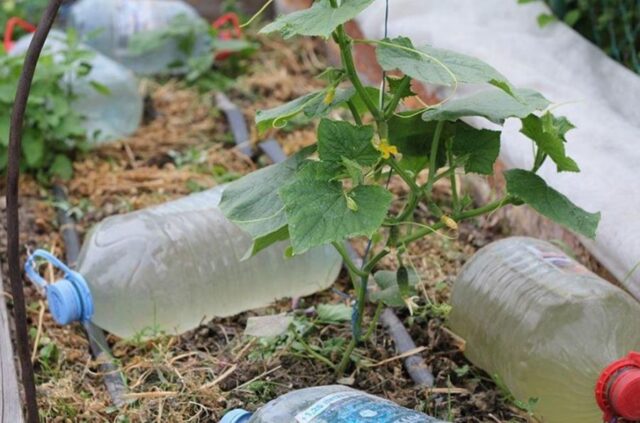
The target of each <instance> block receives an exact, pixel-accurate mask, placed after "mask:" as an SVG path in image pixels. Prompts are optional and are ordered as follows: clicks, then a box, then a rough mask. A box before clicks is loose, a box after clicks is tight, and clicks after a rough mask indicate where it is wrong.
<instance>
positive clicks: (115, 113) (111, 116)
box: [11, 30, 144, 144]
mask: <svg viewBox="0 0 640 423" xmlns="http://www.w3.org/2000/svg"><path fill="white" fill-rule="evenodd" d="M31 38H32V35H26V36H24V37H22V38H20V39H19V40H18V41H17V42H16V43H15V44H14V45H13V47H12V49H11V54H13V55H17V54H24V53H25V52H26V51H27V49H28V48H29V44H30V43H31ZM66 48H68V46H67V41H66V34H65V33H63V32H60V31H56V30H52V31H51V32H50V33H49V37H48V38H47V41H46V43H45V47H44V53H45V54H46V53H51V54H53V55H54V58H55V57H58V58H60V60H62V52H63V51H64V50H65V49H66ZM80 48H81V49H83V50H88V51H90V52H91V53H92V56H91V57H90V58H89V59H87V60H86V61H87V62H88V63H89V65H90V66H91V69H90V71H89V73H88V74H87V75H85V76H83V77H77V76H76V75H67V82H68V84H69V86H70V87H71V90H72V92H73V93H74V94H75V95H76V98H75V99H74V100H73V102H72V104H71V107H72V108H73V109H74V110H77V111H78V112H79V113H80V114H81V115H83V116H84V117H85V119H84V121H83V126H84V127H85V128H86V130H87V138H88V139H89V141H90V142H92V143H94V144H100V143H103V142H108V141H113V140H116V139H119V138H122V137H125V136H128V135H131V134H132V133H134V132H135V131H136V130H137V129H138V127H139V126H140V122H141V120H142V113H143V108H144V104H143V99H142V96H141V95H140V93H139V92H138V82H137V80H136V78H135V75H133V73H131V71H130V70H128V69H127V68H125V67H123V66H122V65H120V64H118V63H116V62H114V61H113V60H111V59H109V58H108V57H106V56H103V55H102V54H100V53H98V52H97V51H95V50H93V49H91V48H90V47H87V46H84V45H81V46H80ZM92 81H95V82H98V83H100V84H101V85H104V86H105V87H107V88H108V89H109V93H102V92H99V91H98V90H96V88H95V87H93V86H92V85H91V82H92Z"/></svg>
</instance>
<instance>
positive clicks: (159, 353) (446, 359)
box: [0, 39, 530, 422]
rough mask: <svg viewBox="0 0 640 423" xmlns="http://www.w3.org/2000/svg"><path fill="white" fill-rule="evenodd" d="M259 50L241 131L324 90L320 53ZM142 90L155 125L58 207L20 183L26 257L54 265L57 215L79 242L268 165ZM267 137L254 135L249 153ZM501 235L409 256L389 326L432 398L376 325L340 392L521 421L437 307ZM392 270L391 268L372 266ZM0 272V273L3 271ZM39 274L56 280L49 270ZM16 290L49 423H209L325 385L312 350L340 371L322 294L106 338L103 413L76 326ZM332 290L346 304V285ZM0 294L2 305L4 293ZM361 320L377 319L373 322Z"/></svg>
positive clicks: (292, 47)
mask: <svg viewBox="0 0 640 423" xmlns="http://www.w3.org/2000/svg"><path fill="white" fill-rule="evenodd" d="M260 41H261V42H262V43H263V49H262V50H261V51H260V52H259V53H257V54H256V55H255V56H253V58H252V59H251V61H250V63H249V65H248V67H247V70H246V73H245V74H244V75H242V76H240V77H239V78H238V80H237V81H236V83H235V84H234V86H233V87H232V88H231V89H230V90H228V92H227V94H228V95H229V96H230V97H231V98H232V100H234V101H235V102H236V103H237V104H239V105H240V106H241V107H242V109H243V111H244V112H245V114H246V116H247V119H248V120H252V119H253V116H254V114H255V111H256V110H258V109H260V108H264V107H271V106H274V105H277V104H280V103H282V102H283V101H287V100H291V99H293V98H295V97H298V96H300V95H303V94H306V93H308V92H310V91H311V90H313V89H314V88H315V87H319V86H321V83H320V82H318V81H317V80H315V79H314V78H313V76H314V75H316V74H317V73H318V71H320V70H322V69H323V68H324V67H325V66H326V59H325V47H324V45H323V44H321V43H317V42H314V41H308V40H304V41H294V42H292V43H284V42H282V41H277V40H273V39H269V40H267V39H260ZM147 91H148V93H149V95H150V98H151V103H152V105H153V109H154V110H155V118H153V119H151V120H150V121H149V122H147V123H146V124H145V125H144V126H143V127H141V128H140V130H139V131H138V132H137V133H136V134H134V135H133V136H132V137H130V138H128V139H125V140H122V141H120V142H117V143H114V144H111V145H108V146H104V147H101V148H98V149H96V150H94V151H92V152H89V153H87V154H85V155H82V156H80V157H78V158H77V160H76V162H75V166H74V168H75V174H74V177H73V179H72V180H71V181H69V182H67V183H66V186H67V188H68V197H69V200H68V203H65V204H60V203H56V202H55V201H54V200H53V198H52V196H51V193H50V190H49V189H48V188H44V187H42V186H40V185H38V184H37V183H36V182H35V181H34V180H33V179H32V178H30V177H23V179H22V200H21V216H22V218H21V233H22V238H21V239H22V245H23V251H22V253H23V257H26V253H27V251H28V250H30V249H32V248H36V247H38V248H46V249H49V250H50V251H52V252H54V253H55V254H57V255H59V256H63V255H64V245H63V243H62V240H61V237H60V235H59V229H60V228H59V227H58V224H57V223H56V217H55V213H56V209H57V208H58V207H63V208H65V209H66V210H67V211H68V212H69V213H71V214H72V215H73V217H74V218H75V219H76V220H77V222H78V224H77V227H78V231H79V233H80V234H81V235H84V234H86V233H87V231H89V230H90V229H91V227H92V226H93V225H95V224H96V223H98V222H100V221H101V220H102V219H104V218H105V217H108V216H110V215H114V214H119V213H126V212H129V211H132V210H137V209H140V208H143V207H146V206H149V205H153V204H158V203H162V202H164V201H168V200H170V199H173V198H178V197H181V196H184V195H187V194H189V193H191V192H194V191H198V190H201V189H206V188H209V187H212V186H215V185H217V184H220V183H224V182H227V181H229V180H232V179H234V178H236V177H238V176H239V175H242V174H245V173H247V172H250V171H252V170H254V169H255V168H256V166H260V165H262V164H266V163H268V160H267V159H266V158H260V159H259V160H258V164H255V163H254V162H253V161H251V160H250V159H249V158H248V157H246V156H244V155H242V154H241V153H240V152H239V151H237V150H236V149H234V148H233V144H232V140H231V139H230V137H229V135H228V127H227V124H226V122H225V119H224V116H223V115H222V114H221V113H220V112H219V110H218V109H217V107H216V105H215V101H214V100H213V98H214V96H213V93H199V92H197V91H195V90H193V89H190V88H187V87H185V86H184V85H183V84H182V83H180V82H179V81H170V82H168V83H164V84H156V83H153V82H149V83H148V84H147ZM314 132H315V124H314V123H312V122H306V121H304V120H302V121H296V122H294V123H293V125H291V126H290V128H288V129H286V130H282V131H278V132H273V133H270V134H267V135H266V136H267V137H268V136H273V137H275V138H276V139H277V140H278V141H279V142H280V143H281V144H282V146H283V148H284V149H285V150H286V151H287V153H291V152H293V151H295V150H296V149H298V148H300V147H301V146H303V145H307V144H309V143H311V142H313V139H314ZM264 137H265V136H259V135H258V134H257V133H256V132H253V133H252V142H257V141H259V140H261V139H264ZM391 186H392V188H393V189H394V191H396V193H397V194H398V195H400V196H402V195H404V194H405V193H404V191H403V187H402V185H401V183H400V182H399V181H396V180H394V181H392V185H391ZM439 187H440V188H441V190H440V193H439V194H438V195H446V191H447V188H448V187H447V186H446V185H439ZM0 206H2V205H1V204H0ZM3 207H4V206H3ZM420 213H421V214H422V216H419V218H423V219H427V211H426V210H423V211H421V212H420ZM3 219H4V215H3ZM2 226H3V227H4V226H5V225H2ZM510 231H511V230H510V228H509V227H508V226H507V225H506V223H505V219H504V218H503V214H501V213H496V214H494V215H491V216H488V217H486V218H483V219H479V220H476V221H471V222H467V223H464V224H462V225H461V226H460V229H459V231H458V232H457V233H442V234H437V235H434V236H432V237H430V238H428V239H425V240H422V241H419V242H417V243H415V244H414V245H413V246H412V248H411V250H410V251H409V254H408V256H409V259H410V260H411V262H412V264H413V265H414V266H415V267H416V268H417V269H418V271H419V273H420V275H421V281H422V287H421V289H420V294H419V298H417V299H416V304H417V307H416V308H415V309H414V310H413V315H410V314H409V313H408V312H407V311H402V312H400V313H399V315H400V317H401V318H402V319H403V320H404V322H405V324H406V325H407V327H408V328H409V331H410V333H411V335H412V336H413V338H414V340H415V342H416V344H417V345H418V346H419V347H424V350H423V351H422V352H421V353H420V354H421V355H422V356H423V357H424V359H425V360H426V362H427V363H428V364H429V366H430V367H431V368H432V370H433V374H434V375H435V377H436V387H435V389H433V390H427V389H421V388H416V387H414V385H413V383H412V381H411V379H410V378H409V377H408V375H407V373H406V372H405V370H404V369H403V367H402V360H400V359H397V358H396V352H395V350H394V345H393V342H392V340H391V339H390V338H389V337H388V336H387V335H386V333H385V332H384V330H383V329H382V328H381V327H378V328H376V330H375V331H374V333H373V336H372V337H371V338H370V340H369V341H368V342H367V343H366V344H364V345H362V346H361V347H360V348H359V349H358V350H357V351H356V355H355V356H356V357H357V358H358V365H357V366H356V367H354V368H352V370H351V372H350V373H349V374H348V375H347V376H348V377H347V378H346V380H344V381H343V382H348V383H350V384H351V385H352V386H353V387H355V388H358V389H361V390H364V391H367V392H370V393H372V394H376V395H380V396H384V397H386V398H389V399H391V400H393V401H396V402H398V403H399V404H401V405H403V406H406V407H410V408H414V409H418V410H420V411H424V412H426V413H429V414H432V415H434V416H438V417H440V418H443V419H448V420H451V421H457V422H510V421H513V422H521V421H528V420H529V419H530V418H529V417H528V415H527V413H526V412H524V411H522V410H519V409H518V408H517V407H516V406H515V405H514V403H513V402H512V401H511V400H510V399H509V398H508V395H506V394H505V393H504V392H503V391H502V390H501V389H500V388H499V387H497V386H496V385H495V383H493V381H492V380H491V378H490V377H489V376H488V375H486V374H484V373H483V372H482V371H481V370H479V369H477V368H475V367H474V366H472V365H471V364H470V363H469V362H467V361H466V360H465V358H464V356H463V352H462V349H463V345H462V342H461V340H460V339H458V338H456V337H455V336H454V335H453V334H451V333H450V332H449V331H448V330H447V329H446V314H447V310H448V305H447V301H448V298H449V293H450V288H451V286H452V283H453V281H454V280H455V277H456V274H457V272H458V271H459V269H460V267H461V266H462V265H463V264H464V262H465V261H466V260H467V259H468V258H469V257H470V256H471V255H472V254H473V253H474V252H475V251H476V250H477V249H478V248H481V247H482V246H484V245H486V244H487V243H489V242H491V241H492V240H495V239H498V238H500V237H503V236H506V235H508V234H509V233H510ZM0 235H1V236H0V254H1V256H2V257H6V244H5V242H6V241H5V239H6V237H5V236H4V234H0ZM354 245H355V247H356V249H358V250H360V251H361V252H362V250H363V245H364V241H363V240H357V241H356V242H355V244H354ZM394 265H395V263H393V259H392V258H388V259H386V260H385V261H383V262H382V264H381V268H393V267H394ZM3 273H4V274H5V275H6V260H3ZM45 273H46V272H45ZM45 276H47V277H48V278H49V279H50V280H53V279H54V278H55V275H54V274H53V272H49V274H45ZM25 284H26V289H25V290H26V295H27V304H28V316H29V324H30V328H31V335H32V341H33V342H34V344H35V345H36V346H35V349H34V363H35V366H36V377H37V385H38V394H39V404H40V407H41V412H42V416H43V418H44V420H45V421H48V422H76V421H88V422H94V421H96V422H99V421H109V422H111V421H117V422H154V421H155V422H188V421H191V422H206V421H214V422H215V421H218V420H219V419H220V417H221V416H222V415H223V413H224V412H225V410H228V409H230V408H235V407H243V408H247V409H249V410H255V409H257V408H259V407H260V406H261V405H263V404H265V403H266V402H268V401H270V400H271V399H274V398H276V397H277V396H279V395H281V394H284V393H286V392H289V391H291V390H293V389H298V388H304V387H308V386H317V385H323V384H331V383H334V382H335V376H334V372H333V370H332V369H331V367H330V366H329V365H327V364H326V363H324V362H322V361H321V360H317V359H315V358H313V357H312V354H311V353H310V352H309V351H310V350H311V351H313V352H315V353H318V354H321V355H323V356H325V357H326V358H328V359H329V360H331V361H333V362H336V361H337V360H338V359H339V357H340V354H339V353H340V349H341V348H342V347H344V344H345V342H346V341H347V340H348V339H349V337H350V334H351V331H350V327H349V324H348V323H332V324H326V323H322V322H319V321H318V319H317V317H316V316H315V314H314V312H313V307H314V306H317V305H318V304H324V303H331V304H338V303H345V304H346V303H348V301H349V300H347V299H345V298H344V297H343V296H342V295H339V294H338V293H336V292H335V291H331V290H328V291H325V292H321V293H318V294H316V295H313V296H311V297H308V298H303V299H301V300H300V301H298V302H297V304H295V305H296V310H295V311H294V310H292V305H293V304H292V302H291V301H290V300H286V299H285V300H282V301H279V302H278V303H276V304H274V305H273V306H271V307H268V308H265V309H262V310H254V311H250V312H247V313H242V314H240V315H238V316H236V317H233V318H226V319H215V320H213V321H210V322H206V323H204V324H203V325H201V326H200V327H199V328H198V329H196V330H194V331H191V332H189V333H186V334H184V335H181V336H162V335H161V334H159V335H160V336H159V337H158V338H156V339H153V340H144V339H134V340H122V339H117V338H115V337H113V336H110V337H109V338H108V339H109V342H110V345H111V347H112V351H113V355H114V358H115V360H116V362H117V363H118V364H119V365H120V366H121V368H122V371H123V374H124V376H125V379H126V383H127V386H128V388H129V391H130V394H129V395H128V397H127V400H128V405H127V406H126V407H124V408H122V409H117V408H116V407H114V406H113V405H112V404H111V400H110V398H109V396H108V393H107V391H106V389H105V387H104V385H103V382H102V377H101V374H100V373H99V370H98V369H99V367H98V363H96V362H95V361H94V360H92V358H91V356H90V354H89V352H88V350H89V349H88V343H87V341H86V339H85V336H84V334H83V332H82V330H81V328H80V327H79V326H78V325H72V326H67V327H61V326H58V325H56V324H55V322H53V320H52V319H51V317H50V316H49V314H48V312H47V311H46V309H45V304H44V303H43V301H42V297H41V296H40V294H39V293H38V292H37V291H36V290H35V289H34V288H33V286H32V285H30V284H29V283H26V282H25ZM5 287H7V285H6V284H5ZM336 288H337V289H338V290H339V291H342V292H345V293H347V295H349V294H350V293H351V288H350V287H349V284H348V283H347V280H346V277H345V275H344V274H343V275H341V277H340V279H339V280H338V282H337V283H336ZM5 295H7V298H8V299H9V303H11V301H10V295H9V294H8V293H5ZM281 312H294V313H295V315H296V316H297V317H296V323H295V326H296V328H298V329H299V332H297V333H298V334H299V336H298V337H296V336H294V335H292V333H289V334H287V335H285V336H282V337H280V338H277V339H270V340H265V339H257V338H251V337H246V336H244V335H243V331H244V327H245V324H246V320H247V318H248V317H249V316H254V315H265V314H275V313H281ZM368 312H369V315H372V314H373V310H369V311H368ZM300 334H301V335H300Z"/></svg>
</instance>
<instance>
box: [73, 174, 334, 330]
mask: <svg viewBox="0 0 640 423" xmlns="http://www.w3.org/2000/svg"><path fill="white" fill-rule="evenodd" d="M222 189H223V187H217V188H214V189H211V190H208V191H204V192H201V193H197V194H193V195H190V196H188V197H185V198H183V199H180V200H176V201H171V202H168V203H165V204H161V205H158V206H154V207H150V208H146V209H142V210H139V211H135V212H133V213H128V214H124V215H118V216H113V217H109V218H107V219H105V220H104V221H103V222H101V223H100V224H98V225H97V227H96V228H95V229H94V230H93V231H92V232H91V233H90V234H89V236H88V237H87V239H86V240H85V242H84V244H83V247H82V251H81V253H80V256H79V258H78V264H77V266H76V270H77V271H78V273H80V274H81V275H82V276H83V277H84V278H85V280H86V282H87V284H88V285H89V289H90V291H91V296H92V298H93V303H94V309H95V312H94V315H93V319H92V320H93V322H94V323H95V324H96V325H98V326H100V327H102V328H103V329H106V330H107V331H109V332H112V333H114V334H116V335H118V336H121V337H125V338H127V337H131V336H134V335H137V334H143V335H144V333H145V332H147V331H149V330H151V331H153V332H155V331H158V330H160V331H163V332H166V333H170V334H178V333H181V332H184V331H187V330H190V329H193V328H195V327H197V326H198V325H199V324H200V323H202V322H205V321H207V319H210V318H212V317H225V316H231V315H234V314H237V313H240V312H243V311H246V310H249V309H253V308H258V307H264V306H267V305H269V304H270V303H272V302H273V301H274V300H276V299H280V298H284V297H296V296H304V295H309V294H312V293H314V292H317V291H319V290H322V289H325V288H328V287H329V286H330V285H331V284H332V283H333V282H334V281H335V279H336V277H337V275H338V272H339V270H340V266H341V259H340V256H339V255H338V254H337V252H335V251H334V250H333V248H332V247H331V246H326V247H321V248H316V249H314V250H311V251H309V252H308V253H307V254H304V255H301V256H296V257H294V258H291V259H288V258H285V256H284V249H285V245H284V244H283V243H280V244H276V245H273V246H271V247H270V248H267V249H265V250H263V251H261V252H260V253H258V254H257V255H255V256H254V257H251V258H249V259H247V260H245V261H241V258H242V257H243V256H244V254H245V253H246V251H247V250H248V249H249V246H250V245H251V240H250V237H249V236H248V235H247V234H246V233H245V232H243V231H242V230H241V229H239V228H238V227H237V226H235V225H234V224H232V223H230V222H229V221H228V220H227V219H226V218H225V217H224V216H223V214H222V212H221V211H220V210H219V208H218V204H219V202H220V198H221V195H222Z"/></svg>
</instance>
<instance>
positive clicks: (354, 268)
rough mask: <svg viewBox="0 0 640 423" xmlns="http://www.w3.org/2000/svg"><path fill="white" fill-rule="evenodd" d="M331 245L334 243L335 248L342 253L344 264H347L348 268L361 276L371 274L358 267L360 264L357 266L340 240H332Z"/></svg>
mask: <svg viewBox="0 0 640 423" xmlns="http://www.w3.org/2000/svg"><path fill="white" fill-rule="evenodd" d="M331 245H333V248H335V249H336V250H337V251H338V253H340V255H341V256H342V260H343V261H344V264H345V265H346V266H347V268H348V269H349V271H350V272H351V273H353V274H355V275H357V276H359V277H361V278H362V277H365V276H367V277H368V276H369V273H368V272H365V271H363V270H360V269H358V266H356V264H355V263H354V262H353V260H351V257H349V253H347V249H346V248H345V247H344V245H343V244H341V243H339V242H332V243H331Z"/></svg>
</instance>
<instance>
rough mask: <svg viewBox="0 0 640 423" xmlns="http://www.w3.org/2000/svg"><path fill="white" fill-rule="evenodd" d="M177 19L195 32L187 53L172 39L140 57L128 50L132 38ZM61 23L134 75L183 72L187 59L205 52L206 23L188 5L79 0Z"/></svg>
mask: <svg viewBox="0 0 640 423" xmlns="http://www.w3.org/2000/svg"><path fill="white" fill-rule="evenodd" d="M178 17H181V18H184V19H187V20H188V21H190V22H193V23H192V25H191V27H192V28H193V29H194V30H196V33H197V36H196V40H195V45H194V47H193V51H191V52H190V54H187V53H186V52H185V51H184V50H183V49H182V48H180V46H179V45H178V42H177V41H176V39H175V38H174V39H167V40H166V41H165V42H163V43H161V44H160V45H158V46H157V47H156V48H153V49H152V50H151V51H147V52H144V53H140V54H139V53H137V52H135V51H132V49H131V45H130V44H131V40H132V38H133V37H134V36H139V35H140V34H145V33H146V34H149V33H151V32H155V31H158V30H163V29H167V28H168V27H169V26H170V25H172V24H174V22H175V19H177V18H178ZM65 21H66V25H69V26H71V27H72V28H75V29H76V30H77V31H78V33H79V34H81V35H82V36H84V37H85V40H86V43H88V44H89V45H90V46H92V47H93V48H95V49H96V50H98V51H100V52H101V53H103V54H105V55H107V56H109V57H111V58H112V59H114V60H116V61H117V62H119V63H121V64H123V65H125V66H126V67H128V68H129V69H131V70H133V71H134V72H135V73H136V74H138V75H156V74H177V73H183V72H185V71H186V67H185V66H184V63H186V61H187V59H189V57H198V56H201V55H204V54H208V53H209V51H208V46H209V43H210V41H211V40H210V37H209V35H208V32H207V27H208V25H207V22H206V21H205V20H204V19H202V18H201V17H200V16H198V14H197V12H196V11H195V10H194V9H193V8H192V7H191V6H189V5H188V4H186V3H184V2H182V1H178V0H162V1H158V0H80V1H78V2H77V3H75V4H74V5H73V6H72V7H71V9H70V10H69V11H68V13H67V15H66V19H65ZM178 64H182V65H178Z"/></svg>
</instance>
